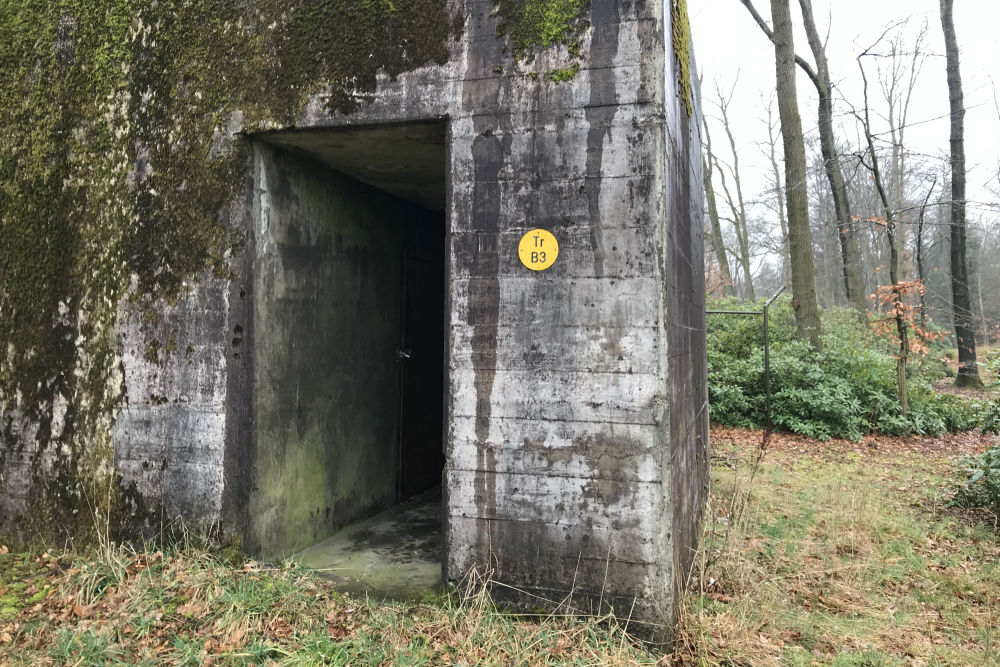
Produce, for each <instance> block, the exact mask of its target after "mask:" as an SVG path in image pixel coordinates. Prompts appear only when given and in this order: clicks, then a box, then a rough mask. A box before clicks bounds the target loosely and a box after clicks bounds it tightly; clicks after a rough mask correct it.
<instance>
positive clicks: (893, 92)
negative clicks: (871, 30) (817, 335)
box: [875, 21, 927, 273]
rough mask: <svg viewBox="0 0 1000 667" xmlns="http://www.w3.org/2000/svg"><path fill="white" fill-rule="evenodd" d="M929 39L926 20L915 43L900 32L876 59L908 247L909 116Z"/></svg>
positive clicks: (900, 229)
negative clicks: (886, 49) (908, 44)
mask: <svg viewBox="0 0 1000 667" xmlns="http://www.w3.org/2000/svg"><path fill="white" fill-rule="evenodd" d="M905 23H906V22H905V21H904V22H903V23H902V24H900V25H905ZM926 41H927V23H926V21H925V22H924V23H923V24H922V25H921V27H920V30H919V31H918V32H917V35H916V37H915V38H914V40H913V44H912V46H906V45H905V44H904V40H903V37H902V36H901V34H900V33H898V32H897V33H896V34H895V35H893V36H892V37H891V38H890V39H889V47H888V51H887V52H885V53H882V54H879V57H878V58H876V59H875V63H876V65H877V67H878V72H879V85H880V88H881V90H882V97H883V99H884V100H885V104H886V108H887V111H888V113H887V114H886V120H887V121H888V124H889V139H890V142H891V158H890V159H891V162H890V172H889V174H890V179H889V182H890V184H891V187H890V196H891V200H892V205H893V207H894V208H895V210H896V211H897V213H900V215H899V216H898V220H897V221H896V224H897V236H898V238H899V240H900V247H901V248H905V247H906V239H907V237H908V235H909V234H908V229H907V222H906V219H905V216H904V215H902V214H901V213H902V212H903V211H904V210H906V209H907V203H906V201H905V198H906V176H907V168H906V158H907V153H906V142H905V135H906V128H907V118H908V116H909V111H910V102H911V100H912V99H913V90H914V88H915V87H916V82H917V77H918V76H919V75H920V71H921V70H922V69H923V66H924V63H925V62H926V60H927V52H926V50H925V48H924V44H925V42H926ZM907 264H908V262H906V261H904V265H903V267H902V268H903V270H904V273H905V272H906V265H907Z"/></svg>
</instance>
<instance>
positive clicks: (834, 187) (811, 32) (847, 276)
mask: <svg viewBox="0 0 1000 667" xmlns="http://www.w3.org/2000/svg"><path fill="white" fill-rule="evenodd" d="M740 2H742V3H743V6H744V7H746V8H747V11H749V12H750V15H751V16H752V17H753V19H754V21H756V22H757V25H758V26H759V27H760V29H761V31H762V32H763V33H764V34H765V35H766V36H767V38H768V39H770V40H771V41H772V42H774V41H775V34H776V32H777V19H775V17H774V9H773V2H772V10H771V13H772V19H775V28H774V30H772V29H771V28H770V27H769V26H768V25H767V22H766V21H764V18H763V17H762V16H761V15H760V13H759V12H758V11H757V9H756V8H755V7H754V5H753V2H752V1H751V0H740ZM799 7H800V8H801V10H802V16H803V22H804V24H805V28H806V37H807V38H808V41H809V47H810V49H811V50H812V52H813V57H814V58H815V60H816V69H815V70H814V69H813V68H812V66H811V65H810V64H809V62H808V61H806V60H805V59H804V58H802V57H801V56H799V55H797V54H795V53H794V50H793V53H792V57H793V59H794V61H795V63H796V64H798V66H799V67H801V68H802V70H803V71H804V72H805V73H806V75H807V76H808V77H809V80H810V81H812V83H813V85H814V86H815V87H816V92H817V93H818V95H819V108H818V118H819V134H820V147H821V150H822V152H823V159H824V166H825V168H826V175H827V180H828V181H829V183H830V190H831V192H832V193H833V198H834V209H835V211H836V216H837V231H838V236H839V239H840V249H841V262H842V264H843V271H844V274H843V277H844V288H845V290H846V293H847V299H848V302H849V303H850V304H851V306H852V307H853V308H855V309H856V310H857V311H858V317H859V319H860V320H861V321H862V322H864V321H865V317H864V313H865V309H866V305H865V293H864V292H865V290H864V283H863V281H862V278H861V259H860V258H861V255H860V251H859V249H858V241H857V238H856V237H855V235H854V228H853V220H852V217H851V206H850V201H849V199H848V197H847V187H846V185H845V183H844V176H843V172H842V170H841V167H840V159H839V156H838V154H837V150H836V142H835V141H834V137H833V86H832V85H831V83H830V73H829V67H828V65H827V60H826V46H825V44H824V43H823V41H822V40H821V39H820V37H819V32H818V31H817V30H816V22H815V20H814V19H813V12H812V4H811V3H810V0H799ZM789 14H790V12H789ZM789 21H791V18H790V17H789ZM775 48H776V49H777V45H775Z"/></svg>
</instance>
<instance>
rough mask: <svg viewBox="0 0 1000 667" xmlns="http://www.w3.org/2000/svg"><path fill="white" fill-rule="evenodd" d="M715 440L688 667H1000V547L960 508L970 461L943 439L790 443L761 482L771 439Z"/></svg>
mask: <svg viewBox="0 0 1000 667" xmlns="http://www.w3.org/2000/svg"><path fill="white" fill-rule="evenodd" d="M713 436H714V439H713V447H714V452H713V453H714V454H715V456H716V457H717V461H718V463H717V465H715V466H713V494H712V500H711V506H710V508H709V514H708V517H707V521H706V526H705V539H704V542H703V548H702V550H701V552H700V553H699V558H698V562H697V564H696V570H695V572H694V573H693V577H692V582H693V583H692V588H693V590H692V592H691V593H690V594H689V596H688V598H687V600H686V603H685V612H684V615H683V620H682V625H681V629H680V638H681V642H680V644H679V646H678V655H677V656H676V659H677V660H678V661H682V662H684V663H685V664H699V665H710V664H712V665H714V664H793V665H808V664H818V665H844V666H846V665H858V666H860V665H911V664H921V665H995V664H998V663H1000V636H998V630H997V613H998V611H1000V562H998V556H1000V541H998V539H997V533H996V532H995V526H992V525H988V524H983V523H976V522H972V521H970V520H969V519H968V518H967V517H964V516H961V515H960V514H957V513H955V512H953V511H951V510H950V509H949V508H948V506H947V504H946V499H947V497H948V495H949V493H950V483H949V480H950V477H951V474H952V473H951V471H952V469H953V461H954V455H955V454H957V453H958V452H957V451H955V450H954V449H952V448H950V447H944V446H942V442H941V441H934V440H930V439H906V440H903V439H893V438H869V439H868V440H866V441H865V443H862V444H852V443H843V442H840V443H838V442H834V443H823V444H818V443H815V442H814V441H809V440H807V439H805V438H789V437H779V436H775V440H773V441H772V442H773V443H775V445H776V446H773V447H772V448H771V449H769V450H768V451H767V452H766V454H765V455H764V457H763V459H762V461H761V462H760V464H759V465H756V466H755V465H754V460H755V459H756V457H757V456H758V454H759V452H758V451H757V445H756V443H757V442H758V437H759V434H750V433H748V432H744V431H738V430H726V431H717V432H715V433H713ZM952 443H954V444H955V446H956V447H960V448H964V449H970V448H974V447H976V446H977V444H978V443H976V442H975V438H974V437H973V436H965V438H964V439H963V438H962V437H955V438H953V439H952ZM751 475H753V482H752V483H751V482H750V478H751Z"/></svg>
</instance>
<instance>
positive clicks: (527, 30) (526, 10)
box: [497, 0, 590, 55]
mask: <svg viewBox="0 0 1000 667" xmlns="http://www.w3.org/2000/svg"><path fill="white" fill-rule="evenodd" d="M589 7H590V0H500V2H498V3H497V12H498V13H499V15H500V16H501V17H502V21H501V22H500V26H499V28H498V30H500V31H502V32H504V33H507V34H509V35H510V40H511V42H512V43H513V44H514V49H515V51H516V52H517V53H518V54H519V55H521V54H524V53H525V52H526V51H528V50H530V49H531V48H532V47H535V46H541V47H542V48H546V49H547V48H548V47H550V46H552V45H553V44H556V43H558V42H564V41H566V39H567V38H568V37H569V36H570V35H572V34H573V33H574V32H575V31H576V30H577V28H578V27H579V24H580V20H581V19H582V18H583V15H584V13H585V12H586V11H587V9H588V8H589Z"/></svg>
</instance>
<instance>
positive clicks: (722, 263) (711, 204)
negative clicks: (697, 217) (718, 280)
mask: <svg viewBox="0 0 1000 667" xmlns="http://www.w3.org/2000/svg"><path fill="white" fill-rule="evenodd" d="M706 136H707V135H706ZM710 146H711V145H710V144H709V148H708V150H711V147H710ZM701 162H702V174H703V175H704V181H705V198H706V199H708V219H709V222H710V224H711V226H712V231H711V234H710V236H709V239H710V241H711V243H712V250H713V251H715V259H716V261H717V262H718V263H719V272H720V273H721V274H722V293H723V294H724V295H725V296H733V295H734V294H735V293H736V291H735V290H734V289H733V274H732V273H730V271H729V258H728V257H726V246H725V243H724V242H723V240H722V223H720V222H719V207H718V205H717V204H716V202H715V188H714V187H713V186H712V167H711V163H710V161H709V160H706V159H705V158H704V157H702V158H701Z"/></svg>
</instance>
